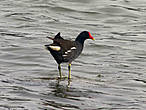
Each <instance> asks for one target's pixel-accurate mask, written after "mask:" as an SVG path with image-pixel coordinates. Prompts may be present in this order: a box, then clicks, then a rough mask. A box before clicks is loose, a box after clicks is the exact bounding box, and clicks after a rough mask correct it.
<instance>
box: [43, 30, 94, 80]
mask: <svg viewBox="0 0 146 110" xmlns="http://www.w3.org/2000/svg"><path fill="white" fill-rule="evenodd" d="M47 38H49V39H51V40H53V43H52V44H49V45H45V47H46V49H47V50H49V51H50V53H51V54H52V56H53V57H54V59H55V60H56V62H57V63H58V70H59V74H60V78H62V74H61V65H60V64H61V63H63V62H68V63H69V65H68V70H69V74H68V79H70V78H71V62H72V61H73V60H74V59H76V58H77V57H78V56H79V55H80V54H81V52H82V50H83V47H84V41H85V40H86V39H92V40H95V39H94V38H93V37H92V36H91V34H90V33H89V32H88V31H83V32H81V33H80V34H79V35H78V36H77V38H76V39H75V41H70V40H66V39H63V38H62V37H61V36H60V32H59V33H58V34H57V35H56V36H55V37H54V38H51V37H47Z"/></svg>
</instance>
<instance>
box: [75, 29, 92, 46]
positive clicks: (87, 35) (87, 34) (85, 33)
mask: <svg viewBox="0 0 146 110" xmlns="http://www.w3.org/2000/svg"><path fill="white" fill-rule="evenodd" d="M86 39H92V40H95V39H94V37H92V35H91V33H90V32H88V31H83V32H81V33H80V34H79V35H78V36H77V38H76V40H75V41H78V42H80V43H82V44H84V41H85V40H86Z"/></svg>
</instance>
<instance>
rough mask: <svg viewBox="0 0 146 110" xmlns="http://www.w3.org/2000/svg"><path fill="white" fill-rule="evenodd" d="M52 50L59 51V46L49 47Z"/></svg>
mask: <svg viewBox="0 0 146 110" xmlns="http://www.w3.org/2000/svg"><path fill="white" fill-rule="evenodd" d="M49 47H50V48H51V49H52V50H55V51H59V50H60V49H61V47H59V46H49Z"/></svg>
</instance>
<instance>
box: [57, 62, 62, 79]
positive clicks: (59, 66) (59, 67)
mask: <svg viewBox="0 0 146 110" xmlns="http://www.w3.org/2000/svg"><path fill="white" fill-rule="evenodd" d="M58 70H59V75H60V79H61V78H62V73H61V65H60V64H59V65H58Z"/></svg>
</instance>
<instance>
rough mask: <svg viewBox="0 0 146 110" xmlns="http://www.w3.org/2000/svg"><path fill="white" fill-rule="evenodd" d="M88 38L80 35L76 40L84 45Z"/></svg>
mask: <svg viewBox="0 0 146 110" xmlns="http://www.w3.org/2000/svg"><path fill="white" fill-rule="evenodd" d="M85 40H86V39H84V38H83V37H82V36H80V35H79V36H78V37H77V38H76V40H75V41H77V42H79V43H80V44H82V45H84V41H85Z"/></svg>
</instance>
